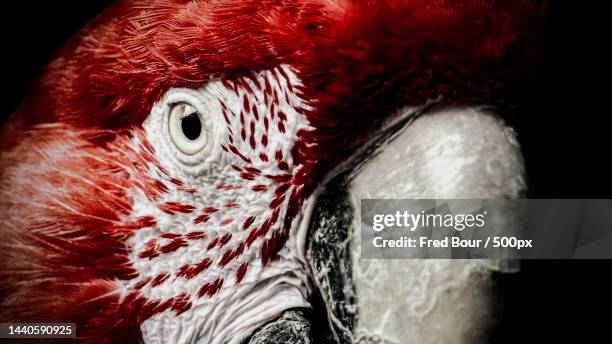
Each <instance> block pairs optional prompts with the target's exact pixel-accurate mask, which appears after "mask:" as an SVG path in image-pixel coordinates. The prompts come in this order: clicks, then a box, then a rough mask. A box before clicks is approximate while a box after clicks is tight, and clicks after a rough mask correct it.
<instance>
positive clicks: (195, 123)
mask: <svg viewBox="0 0 612 344" xmlns="http://www.w3.org/2000/svg"><path fill="white" fill-rule="evenodd" d="M181 129H183V134H184V135H185V137H186V138H188V139H190V140H192V141H193V140H196V139H197V138H198V137H200V133H201V132H202V123H200V116H198V113H197V112H194V113H191V114H189V115H187V116H185V117H183V119H182V120H181Z"/></svg>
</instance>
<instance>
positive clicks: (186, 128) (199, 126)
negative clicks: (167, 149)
mask: <svg viewBox="0 0 612 344" xmlns="http://www.w3.org/2000/svg"><path fill="white" fill-rule="evenodd" d="M169 120H170V123H169V129H170V137H172V141H173V142H174V144H175V145H176V147H177V148H178V149H180V150H181V152H183V153H185V154H187V155H194V154H196V153H197V152H199V151H201V150H202V148H204V146H206V141H207V130H206V126H205V124H204V120H203V119H202V114H200V113H199V112H198V111H197V110H196V109H195V108H194V107H193V106H191V105H189V104H187V103H184V102H182V103H177V104H174V105H172V108H171V110H170V119H169Z"/></svg>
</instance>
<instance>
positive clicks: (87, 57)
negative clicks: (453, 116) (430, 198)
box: [0, 0, 543, 343]
mask: <svg viewBox="0 0 612 344" xmlns="http://www.w3.org/2000/svg"><path fill="white" fill-rule="evenodd" d="M542 7H543V4H540V3H534V2H530V1H501V0H499V1H494V0H465V1H441V0H440V1H438V0H436V1H432V0H388V1H382V0H369V1H365V0H364V1H361V0H353V1H348V0H346V1H343V0H307V1H297V0H295V1H294V0H284V1H261V0H239V1H238V0H215V1H185V0H147V1H141V0H133V1H119V2H117V3H115V4H114V5H113V6H111V7H110V8H108V9H107V10H105V11H104V12H103V13H101V14H100V15H99V16H98V17H97V18H95V19H94V20H93V21H91V22H90V23H89V24H87V25H86V26H85V27H84V28H83V29H82V30H81V31H80V32H79V33H78V34H77V35H76V36H75V37H73V38H72V39H71V40H70V41H68V42H67V44H66V45H65V47H64V48H62V49H61V50H60V51H59V53H58V54H57V56H56V57H55V58H54V60H53V61H52V62H51V63H50V64H49V65H48V67H47V68H46V69H45V71H44V73H43V74H42V76H41V77H40V78H39V79H38V80H37V81H36V83H35V84H34V86H33V88H32V91H31V93H30V94H29V95H28V96H27V98H26V99H25V100H24V102H23V103H22V104H21V106H20V107H19V108H18V109H17V110H16V112H15V113H14V114H13V115H12V117H11V118H10V119H9V120H8V122H7V123H6V124H5V126H4V128H3V129H2V130H3V135H2V139H1V140H0V144H1V146H0V147H1V155H0V161H1V165H0V166H1V167H0V173H1V176H0V224H1V228H0V302H1V303H0V305H1V308H0V321H2V322H8V321H11V322H17V321H22V322H76V323H77V334H78V338H79V340H81V341H82V342H88V343H89V342H91V343H117V342H126V343H131V342H139V341H145V342H180V343H187V342H203V343H227V342H231V343H239V342H242V341H243V340H245V339H246V338H248V337H249V336H250V335H251V334H252V333H253V332H254V331H255V330H256V329H257V328H258V327H260V326H261V325H262V324H264V323H266V322H268V321H270V320H272V319H274V318H275V317H278V316H279V314H281V313H282V312H283V311H284V310H287V309H289V308H294V307H308V306H309V294H310V289H311V288H312V286H311V285H310V282H309V277H308V269H307V268H306V267H305V265H304V262H303V260H302V259H301V251H302V250H303V233H302V231H301V230H300V228H301V223H302V221H303V216H302V214H303V212H304V209H305V207H306V206H307V205H308V204H309V202H310V200H311V199H312V197H314V196H315V195H316V193H317V190H318V188H319V187H320V186H321V185H322V184H323V183H324V182H325V181H326V180H328V179H329V178H330V177H332V176H333V175H336V174H337V173H339V172H340V171H342V170H343V169H346V168H347V166H350V165H351V164H352V163H353V161H354V157H355V156H356V154H359V152H360V151H361V148H362V147H364V145H365V144H366V143H367V142H368V141H369V140H370V139H371V138H372V137H373V136H374V135H375V134H376V133H377V132H378V131H379V130H380V128H382V127H383V126H384V123H385V122H387V121H389V120H393V119H394V115H396V114H397V113H398V110H399V109H402V108H404V107H407V106H411V107H422V106H425V105H426V104H430V103H431V102H437V103H439V104H458V103H461V104H472V103H475V102H482V101H487V100H489V99H493V98H494V97H495V95H496V92H497V91H498V90H499V89H500V87H502V86H503V85H505V84H507V83H508V82H509V81H510V80H513V78H514V77H516V76H517V75H521V73H525V71H526V70H527V69H528V68H529V66H530V65H532V64H533V61H534V58H535V56H536V54H537V49H536V44H535V43H534V42H535V41H536V37H534V35H533V34H532V32H533V31H534V30H533V27H534V26H536V25H537V24H538V21H539V19H540V18H541V13H542Z"/></svg>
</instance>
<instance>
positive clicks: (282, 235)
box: [119, 66, 308, 319]
mask: <svg viewBox="0 0 612 344" xmlns="http://www.w3.org/2000/svg"><path fill="white" fill-rule="evenodd" d="M285 69H288V68H287V67H285V66H281V67H278V68H276V69H274V70H271V71H263V72H259V73H253V74H252V75H249V76H247V77H244V78H239V79H236V80H221V81H219V82H218V83H217V84H215V83H211V85H209V86H207V87H208V88H205V89H203V90H202V92H208V91H210V92H213V94H214V95H216V97H215V98H216V99H217V100H216V101H217V102H218V109H219V110H220V113H219V116H218V117H215V118H216V119H217V120H219V121H221V122H222V123H223V133H222V134H219V137H222V138H224V139H223V140H220V141H214V142H215V144H218V145H219V147H220V148H221V151H222V152H223V155H222V156H221V157H220V160H219V161H215V162H214V164H211V165H210V167H209V168H208V170H207V172H206V173H204V174H202V175H201V176H202V177H198V175H195V176H194V175H191V174H189V173H185V172H184V171H182V170H181V169H180V167H178V168H177V167H176V166H177V165H175V164H174V165H173V163H169V162H168V159H166V158H164V155H163V153H160V152H162V151H163V150H160V149H159V148H160V144H163V143H162V141H160V140H159V139H158V138H157V137H158V136H154V137H151V140H149V139H148V138H147V134H145V135H139V136H137V138H136V139H135V142H134V144H135V145H137V146H139V147H143V148H145V150H146V151H147V152H148V153H149V154H150V155H148V158H150V159H151V160H150V161H149V162H148V166H149V167H150V169H149V173H148V177H147V178H149V179H150V180H151V181H152V183H151V185H154V187H153V188H152V190H147V191H146V192H143V193H142V195H140V196H139V195H138V194H136V195H133V197H134V202H135V204H137V206H136V207H135V210H134V211H133V212H132V213H131V214H130V217H141V218H145V217H148V218H152V219H155V220H156V226H154V227H153V226H152V227H148V228H142V229H140V230H138V231H136V232H135V233H134V234H133V235H132V237H131V238H130V240H128V244H129V246H130V247H131V250H132V253H131V258H130V260H131V262H132V264H133V265H134V267H135V269H136V271H138V276H137V277H136V278H134V279H132V280H129V281H125V282H120V283H119V290H120V291H121V293H122V295H123V299H122V302H123V303H126V304H129V305H131V306H124V307H128V308H129V309H130V310H131V311H135V312H137V313H138V314H137V316H138V318H139V319H149V318H151V317H153V316H154V315H156V314H159V313H163V312H166V311H171V312H173V314H174V315H175V316H179V315H180V314H183V313H185V312H186V311H188V310H190V309H191V307H194V305H198V307H202V305H206V304H209V303H211V302H212V303H214V302H217V299H215V295H217V294H219V293H220V292H222V290H224V289H227V288H230V287H232V286H235V285H237V284H238V283H244V281H245V280H248V281H249V283H254V282H256V281H257V280H256V279H257V278H261V277H258V276H264V275H265V274H266V272H265V269H267V268H266V266H268V265H269V264H270V263H271V262H272V261H273V260H274V259H275V257H277V254H278V252H279V251H280V250H281V249H283V247H284V245H285V243H286V241H287V239H288V236H289V233H290V229H291V225H292V221H293V219H294V218H295V217H296V216H297V215H298V212H299V209H300V208H301V204H302V202H303V200H304V197H305V195H304V194H303V192H302V191H301V189H302V187H303V185H301V184H299V183H297V182H296V180H297V179H296V177H295V176H294V174H293V173H295V172H298V171H300V169H301V167H300V166H301V165H300V163H299V162H298V161H296V160H294V159H293V155H292V154H291V149H292V148H293V145H294V144H295V140H296V138H297V134H296V132H297V131H299V130H304V129H306V128H307V126H305V125H304V124H303V120H301V119H300V118H301V117H302V116H303V115H302V113H303V112H304V111H307V108H308V107H307V106H306V105H305V104H303V103H302V102H301V101H300V100H299V97H298V96H297V95H296V94H293V93H292V94H289V92H291V91H293V92H297V90H298V87H297V85H294V84H295V83H296V80H297V79H296V78H295V76H294V75H293V74H292V73H291V72H289V71H287V70H285ZM153 113H155V112H153ZM289 113H291V115H289ZM211 116H212V115H211ZM160 121H161V122H163V118H162V119H161V120H160V119H155V118H154V116H153V117H152V118H151V120H150V121H149V122H145V125H144V127H145V132H147V130H150V128H149V126H151V125H154V123H156V122H160ZM147 128H149V129H147ZM277 128H282V130H280V129H279V130H277ZM152 132H156V133H159V132H158V131H155V130H153V131H152ZM158 135H159V134H158ZM162 135H163V133H162ZM160 154H161V155H160ZM262 156H265V157H266V158H265V159H261V157H262ZM268 156H272V157H274V159H273V160H272V161H270V160H269V159H268V158H267V157H268ZM200 178H204V179H200ZM187 190H190V191H191V192H188V191H187ZM262 273H263V275H262ZM206 300H209V301H206Z"/></svg>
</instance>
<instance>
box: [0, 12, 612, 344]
mask: <svg viewBox="0 0 612 344" xmlns="http://www.w3.org/2000/svg"><path fill="white" fill-rule="evenodd" d="M108 3H109V1H100V0H88V1H75V2H69V1H64V2H59V1H53V2H47V1H41V2H21V4H17V3H13V4H12V5H11V6H10V7H7V5H3V16H2V17H3V18H2V21H0V35H1V38H2V41H1V44H2V54H1V58H2V64H1V65H0V66H2V78H1V79H0V83H1V84H2V86H3V88H4V90H3V92H2V98H1V99H2V100H1V101H0V119H3V118H5V117H6V116H8V115H9V114H10V113H11V112H12V111H13V110H14V109H15V108H16V107H17V106H18V104H19V102H20V101H21V99H22V98H23V96H24V95H25V93H26V92H27V90H28V87H29V85H30V84H31V82H32V80H33V78H35V77H36V76H37V75H38V74H39V72H40V70H41V68H42V67H43V66H44V64H45V63H46V62H47V61H48V60H49V59H50V58H51V57H52V56H53V53H54V52H55V51H56V49H57V48H58V47H59V46H60V45H61V44H62V42H63V41H65V40H66V39H67V38H68V37H70V36H71V35H72V34H74V33H75V32H76V31H77V30H78V28H79V27H81V26H82V25H83V24H84V23H85V22H86V21H88V20H89V19H90V18H92V17H93V16H95V15H96V14H97V13H98V12H99V11H100V10H101V9H102V8H103V7H104V6H106V5H107V4H108ZM603 3H604V2H603V1H602V2H595V1H590V2H588V1H587V2H582V1H581V2H578V1H573V2H570V1H563V0H558V1H550V2H549V14H548V16H547V19H546V25H545V29H544V40H543V58H542V60H541V62H540V63H539V65H538V68H537V70H538V72H537V78H536V80H535V81H534V82H533V83H530V84H529V85H525V87H524V88H522V89H521V91H520V94H516V95H513V98H514V100H515V102H516V106H517V107H516V108H515V110H514V111H515V114H516V116H515V117H513V119H512V122H513V124H514V125H515V127H516V129H517V132H518V134H519V139H520V141H521V144H522V145H523V150H524V155H525V160H526V165H527V171H528V175H529V180H530V185H531V190H530V197H534V198H612V179H611V178H610V176H612V167H611V165H610V164H609V161H610V160H611V157H612V155H611V154H610V149H609V148H610V146H611V145H612V139H611V136H612V135H611V133H610V126H609V123H608V122H609V121H608V117H609V116H610V110H609V106H608V102H607V98H608V97H610V95H608V94H607V93H608V92H609V89H610V87H608V85H609V83H610V79H609V75H608V73H607V72H608V68H607V63H608V61H610V60H609V59H607V58H604V56H603V50H604V48H605V47H607V46H609V42H610V39H609V36H607V35H606V32H605V28H604V27H605V23H606V22H607V20H605V19H603V18H602V17H603V15H604V14H605V13H607V10H606V9H605V8H603V7H604V5H603ZM603 36H607V37H605V39H604V38H603ZM611 211H612V209H611ZM611 268H612V264H610V263H609V262H608V261H525V262H523V271H522V273H521V274H520V275H519V277H518V278H504V277H500V283H502V284H503V285H505V286H507V287H508V288H507V293H508V294H507V302H506V303H505V308H504V321H503V322H502V326H501V327H500V328H499V331H498V333H497V335H496V342H532V341H534V340H535V339H536V338H542V339H544V340H546V341H547V342H548V341H551V340H562V341H565V340H569V339H570V337H573V338H574V339H576V340H580V341H581V342H584V341H588V340H587V337H591V338H593V337H592V336H594V335H601V336H603V338H608V337H610V335H609V333H610V332H611V330H609V329H608V328H607V325H608V324H607V323H608V320H609V319H610V315H609V313H608V312H609V311H610V310H611V309H612V308H610V306H611V298H612V296H610V294H612V282H610V280H611V279H610V278H609V277H608V276H609V275H610V269H611ZM609 341H610V340H607V342H609Z"/></svg>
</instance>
